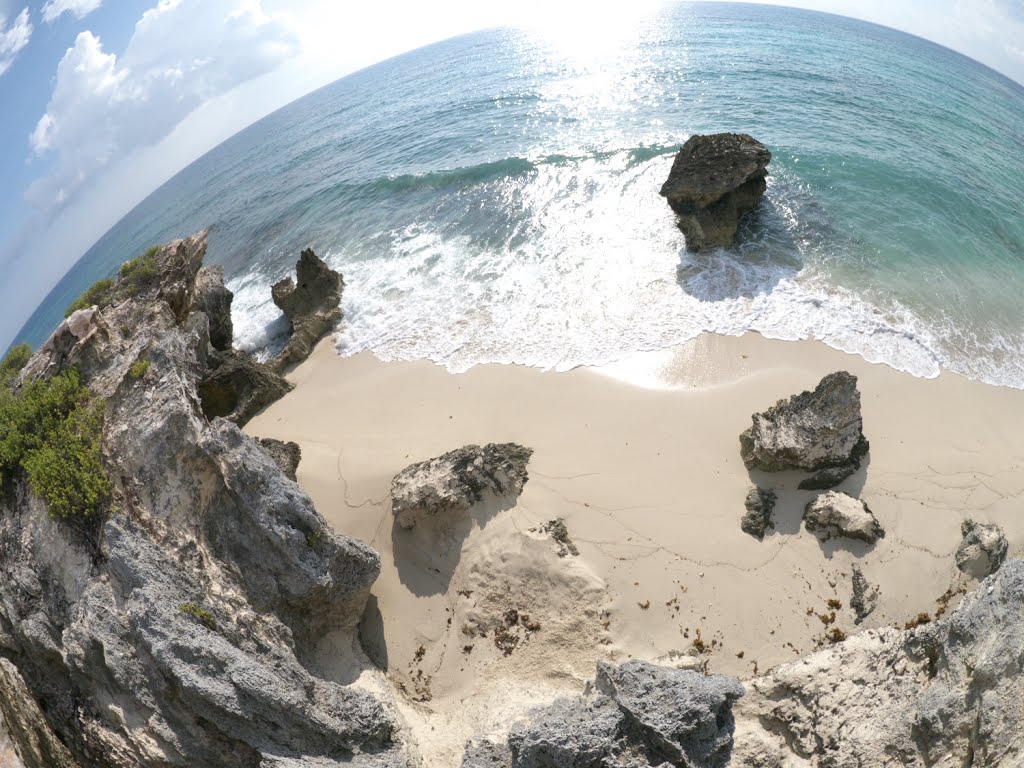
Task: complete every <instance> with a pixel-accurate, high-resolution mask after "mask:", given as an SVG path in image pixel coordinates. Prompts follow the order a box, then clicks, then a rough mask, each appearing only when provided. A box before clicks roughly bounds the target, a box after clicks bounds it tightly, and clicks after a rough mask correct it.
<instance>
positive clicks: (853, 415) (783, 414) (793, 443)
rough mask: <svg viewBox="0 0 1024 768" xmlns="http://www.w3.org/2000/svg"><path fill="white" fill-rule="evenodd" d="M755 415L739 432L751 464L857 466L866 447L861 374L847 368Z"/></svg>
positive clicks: (774, 468) (769, 468)
mask: <svg viewBox="0 0 1024 768" xmlns="http://www.w3.org/2000/svg"><path fill="white" fill-rule="evenodd" d="M752 419H753V425H752V426H751V427H750V429H748V430H746V431H745V432H744V433H743V434H741V435H740V455H741V456H742V458H743V463H744V464H745V465H746V467H747V469H753V470H761V471H765V472H779V471H782V470H787V469H802V470H805V471H808V472H817V471H818V470H822V469H826V468H831V467H846V468H848V467H851V466H852V467H853V470H856V468H857V467H859V466H860V461H861V459H862V458H863V457H864V456H865V455H866V454H867V452H868V441H867V440H866V439H865V438H864V422H863V419H862V418H861V413H860V392H859V390H858V389H857V377H856V376H854V375H852V374H850V373H847V372H846V371H837V372H836V373H830V374H829V375H827V376H826V377H825V378H823V379H822V380H821V381H820V382H819V383H818V386H817V387H815V389H814V391H813V392H803V393H801V394H799V395H794V396H793V397H791V398H789V399H788V400H780V401H779V402H778V403H776V404H775V405H773V406H772V407H771V408H769V409H768V410H767V411H764V412H763V413H755V414H754V415H753V417H752ZM853 470H851V474H852V471H853ZM802 487H803V486H802Z"/></svg>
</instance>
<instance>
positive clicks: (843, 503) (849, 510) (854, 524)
mask: <svg viewBox="0 0 1024 768" xmlns="http://www.w3.org/2000/svg"><path fill="white" fill-rule="evenodd" d="M804 526H805V527H806V528H807V530H808V531H811V532H812V533H815V534H817V535H818V536H819V538H821V539H822V540H824V541H828V540H829V539H831V538H833V537H837V536H843V537H845V538H847V539H856V540H857V541H863V542H867V543H868V544H874V543H875V542H876V541H878V540H879V539H881V538H883V537H884V536H885V530H884V529H883V528H882V526H881V524H879V522H878V520H877V519H875V516H874V514H872V512H871V510H870V509H868V505H867V504H865V503H864V502H863V501H861V500H860V499H855V498H853V497H852V496H849V495H847V494H845V493H841V492H839V491H826V492H825V493H822V494H820V495H819V496H817V497H816V498H815V499H813V500H812V501H811V502H809V503H808V504H807V507H806V509H805V510H804Z"/></svg>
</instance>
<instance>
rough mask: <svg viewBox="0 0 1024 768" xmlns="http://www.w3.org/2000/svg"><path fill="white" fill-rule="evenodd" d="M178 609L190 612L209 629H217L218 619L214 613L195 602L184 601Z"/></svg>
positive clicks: (190, 614)
mask: <svg viewBox="0 0 1024 768" xmlns="http://www.w3.org/2000/svg"><path fill="white" fill-rule="evenodd" d="M178 610H179V611H181V612H182V613H186V614H188V615H189V616H191V617H192V618H193V619H195V620H196V621H198V622H199V623H200V624H202V625H203V626H204V627H206V628H207V629H210V630H214V629H217V620H216V619H214V618H213V614H212V613H210V612H209V611H208V610H206V609H205V608H202V607H200V606H198V605H196V604H195V603H182V604H181V605H179V606H178Z"/></svg>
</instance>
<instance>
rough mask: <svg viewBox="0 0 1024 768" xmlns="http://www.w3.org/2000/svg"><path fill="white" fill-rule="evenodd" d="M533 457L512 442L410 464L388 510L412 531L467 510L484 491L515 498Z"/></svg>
mask: <svg viewBox="0 0 1024 768" xmlns="http://www.w3.org/2000/svg"><path fill="white" fill-rule="evenodd" d="M532 455H533V450H532V449H531V448H524V447H523V446H521V445H516V444H515V443H488V444H487V445H485V446H483V447H480V446H479V445H467V446H464V447H463V448H457V449H456V450H454V451H449V452H448V453H446V454H444V455H442V456H438V457H436V458H433V459H428V460H427V461H421V462H418V463H416V464H410V465H409V466H408V467H406V468H405V469H403V470H402V471H401V472H399V473H398V474H397V475H395V477H394V479H393V480H392V481H391V511H392V513H393V514H394V515H395V519H396V520H397V521H398V524H399V525H401V526H402V527H403V528H412V527H413V526H414V525H416V523H417V522H418V521H420V520H423V519H426V518H430V517H433V516H435V515H438V514H442V513H447V512H458V511H462V510H466V509H469V508H470V507H471V506H473V505H474V504H476V503H478V502H479V501H481V500H482V499H483V498H484V494H485V493H491V494H493V495H494V496H496V497H499V498H500V497H509V496H511V497H515V496H518V495H519V494H520V493H522V491H523V485H525V484H526V481H527V479H529V475H528V474H527V471H526V465H527V463H528V462H529V461H530V456H532Z"/></svg>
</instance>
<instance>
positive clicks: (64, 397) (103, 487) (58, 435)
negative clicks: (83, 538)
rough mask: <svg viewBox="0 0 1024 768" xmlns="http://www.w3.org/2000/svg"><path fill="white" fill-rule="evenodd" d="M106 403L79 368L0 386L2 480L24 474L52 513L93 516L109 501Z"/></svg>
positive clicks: (64, 516) (0, 459) (0, 462)
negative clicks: (16, 387) (18, 386)
mask: <svg viewBox="0 0 1024 768" xmlns="http://www.w3.org/2000/svg"><path fill="white" fill-rule="evenodd" d="M102 439H103V403H102V402H96V401H94V400H93V399H92V398H91V396H90V394H89V390H88V389H86V387H85V386H84V385H83V384H82V383H81V378H80V377H79V374H78V371H76V370H74V369H71V370H67V371H62V372H61V373H59V374H58V375H56V376H54V377H53V378H51V379H45V380H38V381H33V382H31V383H29V384H28V385H27V386H25V387H24V388H23V389H22V391H21V392H19V393H18V394H17V395H15V394H13V393H11V391H10V390H8V389H6V388H0V479H2V480H3V481H4V482H7V481H9V480H10V479H11V478H13V477H14V476H15V475H17V474H18V473H19V472H23V473H24V474H25V476H26V477H27V479H28V481H29V485H30V486H31V487H32V491H33V492H34V493H35V494H36V495H38V496H39V497H41V498H42V499H43V500H44V501H45V502H46V504H47V506H48V508H49V510H50V515H51V516H53V517H60V518H67V517H92V516H94V515H96V514H98V513H99V512H100V511H101V510H102V509H103V508H104V506H106V504H107V502H108V501H109V500H110V491H111V488H110V480H109V479H108V478H107V475H106V473H105V471H104V469H103V462H102V458H101V446H102Z"/></svg>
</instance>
